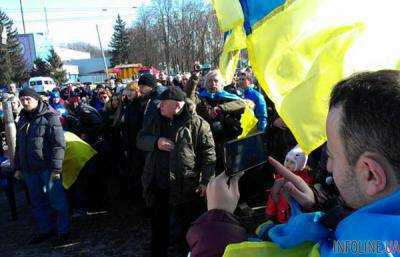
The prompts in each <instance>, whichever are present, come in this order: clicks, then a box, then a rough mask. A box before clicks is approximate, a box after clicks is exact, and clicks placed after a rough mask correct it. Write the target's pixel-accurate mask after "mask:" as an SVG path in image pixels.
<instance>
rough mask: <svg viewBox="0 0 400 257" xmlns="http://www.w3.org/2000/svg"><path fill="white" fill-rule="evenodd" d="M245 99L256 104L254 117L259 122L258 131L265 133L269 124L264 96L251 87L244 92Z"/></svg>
mask: <svg viewBox="0 0 400 257" xmlns="http://www.w3.org/2000/svg"><path fill="white" fill-rule="evenodd" d="M244 98H246V99H249V100H251V101H253V102H254V104H255V108H254V115H255V116H256V118H257V120H258V123H257V129H258V131H260V132H264V131H265V128H266V127H267V124H268V115H267V104H266V102H265V99H264V96H263V95H262V94H261V93H260V92H258V91H257V90H255V89H254V88H253V87H249V88H247V89H246V90H244Z"/></svg>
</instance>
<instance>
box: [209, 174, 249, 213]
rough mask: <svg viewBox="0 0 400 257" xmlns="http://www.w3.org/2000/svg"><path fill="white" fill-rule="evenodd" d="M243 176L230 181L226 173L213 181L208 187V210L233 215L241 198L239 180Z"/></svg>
mask: <svg viewBox="0 0 400 257" xmlns="http://www.w3.org/2000/svg"><path fill="white" fill-rule="evenodd" d="M242 175H243V174H241V175H237V176H234V177H232V178H231V179H230V180H229V178H228V177H227V176H226V175H225V172H224V173H221V174H220V175H218V176H217V177H216V178H214V179H212V180H211V181H210V183H208V185H207V210H213V209H218V210H224V211H227V212H230V213H233V212H234V210H235V209H236V206H237V203H238V201H239V197H240V193H239V179H240V177H241V176H242ZM228 180H229V185H228Z"/></svg>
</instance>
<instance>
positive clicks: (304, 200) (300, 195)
mask: <svg viewBox="0 0 400 257" xmlns="http://www.w3.org/2000/svg"><path fill="white" fill-rule="evenodd" d="M268 161H269V163H270V164H271V165H272V166H273V167H274V168H275V170H276V173H277V174H279V175H281V176H282V177H283V179H284V183H283V182H282V181H279V180H278V181H277V182H276V183H275V184H274V186H273V188H272V190H271V193H272V194H273V195H272V198H273V199H274V198H275V199H278V198H277V196H276V195H274V194H277V193H279V192H281V191H282V190H283V191H285V192H287V193H288V194H289V195H290V196H291V197H293V198H294V199H296V201H297V202H298V203H299V204H300V205H301V206H302V207H303V208H304V209H306V210H311V209H312V208H313V206H314V205H315V196H314V192H313V191H312V190H311V188H310V186H309V185H307V183H306V182H305V181H304V180H303V179H302V178H301V177H299V176H297V175H296V174H294V173H292V172H291V171H290V170H288V169H287V168H286V167H285V166H283V165H282V164H280V163H279V162H278V161H277V160H275V159H274V158H272V157H269V159H268Z"/></svg>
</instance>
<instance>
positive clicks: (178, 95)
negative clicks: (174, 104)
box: [160, 86, 186, 102]
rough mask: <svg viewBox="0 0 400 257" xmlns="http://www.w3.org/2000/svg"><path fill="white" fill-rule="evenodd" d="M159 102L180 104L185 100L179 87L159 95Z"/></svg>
mask: <svg viewBox="0 0 400 257" xmlns="http://www.w3.org/2000/svg"><path fill="white" fill-rule="evenodd" d="M160 100H174V101H178V102H182V101H185V100H186V93H185V92H183V91H182V89H181V88H180V87H177V86H172V87H169V88H168V89H166V90H165V91H164V92H162V94H161V95H160Z"/></svg>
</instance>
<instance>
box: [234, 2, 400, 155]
mask: <svg viewBox="0 0 400 257" xmlns="http://www.w3.org/2000/svg"><path fill="white" fill-rule="evenodd" d="M272 2H274V3H275V4H276V5H277V6H276V7H275V9H272V8H267V5H269V4H270V3H272ZM240 3H241V5H242V10H243V13H244V17H245V22H244V28H245V31H246V34H247V41H246V45H247V50H248V52H249V58H250V62H251V63H252V67H253V70H254V73H255V74H256V77H257V79H258V81H259V82H260V84H261V86H262V88H263V90H264V91H265V92H266V93H267V95H268V96H269V97H270V99H271V100H272V101H273V102H274V103H275V107H276V109H277V111H278V113H279V115H280V116H281V117H282V119H283V120H284V121H285V123H286V125H287V126H288V127H289V128H290V130H291V131H292V133H293V134H294V136H295V137H296V139H297V141H298V143H299V144H300V146H301V147H302V149H303V150H304V151H305V152H306V153H310V152H311V151H312V150H314V149H315V148H317V147H318V146H320V145H321V144H322V143H323V142H325V141H326V135H325V122H326V116H327V113H328V102H329V95H330V92H331V90H332V87H333V86H334V85H335V84H336V83H337V82H338V81H340V80H342V79H343V78H345V77H347V76H349V75H350V74H353V73H354V72H360V71H365V70H378V69H383V68H386V69H396V68H397V69H399V68H400V34H399V33H397V32H396V31H397V30H398V24H400V15H398V13H397V12H398V10H399V9H400V1H398V0H381V1H376V0H296V1H290V2H286V3H283V1H258V0H240ZM263 4H264V5H265V7H264V8H262V7H261V6H262V5H263Z"/></svg>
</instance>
